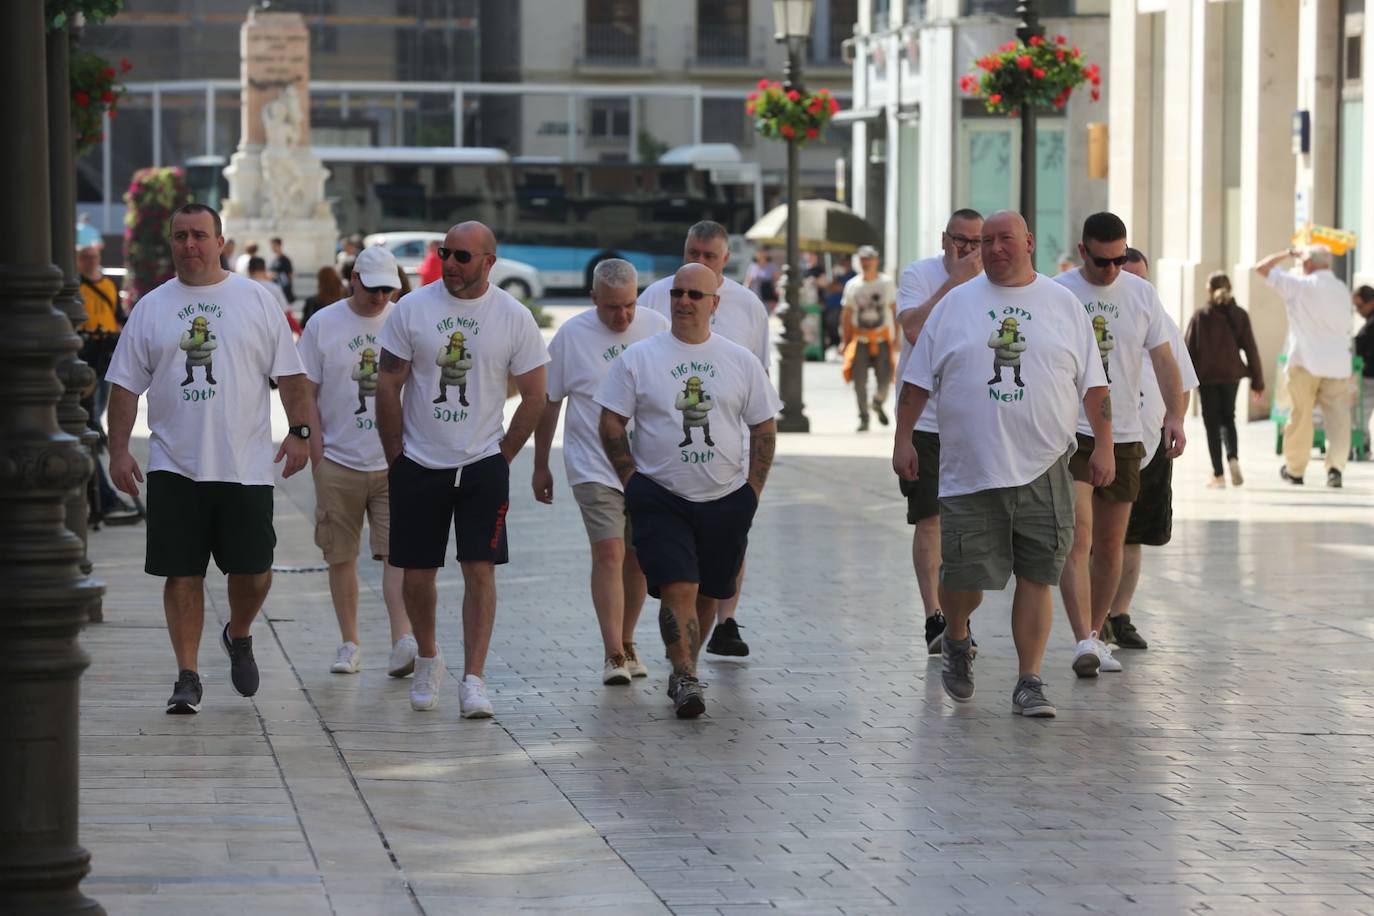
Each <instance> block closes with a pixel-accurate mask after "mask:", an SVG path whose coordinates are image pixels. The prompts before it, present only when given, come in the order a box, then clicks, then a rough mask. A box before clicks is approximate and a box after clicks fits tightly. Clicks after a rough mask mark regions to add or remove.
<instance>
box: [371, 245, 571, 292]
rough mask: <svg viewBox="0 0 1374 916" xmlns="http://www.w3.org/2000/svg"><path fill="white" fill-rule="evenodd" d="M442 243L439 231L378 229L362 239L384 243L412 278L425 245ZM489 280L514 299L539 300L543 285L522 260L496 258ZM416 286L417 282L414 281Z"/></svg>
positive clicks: (418, 268)
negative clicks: (386, 230) (380, 230)
mask: <svg viewBox="0 0 1374 916" xmlns="http://www.w3.org/2000/svg"><path fill="white" fill-rule="evenodd" d="M431 239H433V240H434V241H437V242H439V243H440V244H443V241H444V234H443V233H442V232H378V233H376V234H374V235H369V236H367V237H366V238H364V239H363V245H365V246H367V245H384V246H386V248H387V249H389V250H390V251H391V253H392V255H394V256H395V258H396V263H397V264H398V265H399V266H400V267H401V268H402V269H403V270H404V271H405V272H406V273H408V274H410V275H411V276H412V277H418V275H419V272H420V264H421V263H422V262H423V261H424V259H425V246H426V245H428V244H429V241H430V240H431ZM488 281H489V282H490V283H491V284H492V285H494V286H496V287H499V288H500V289H503V290H505V291H506V292H508V293H510V294H511V295H512V296H514V297H515V298H517V299H539V298H542V297H543V295H544V284H543V282H542V281H541V280H540V279H539V271H537V270H535V269H534V268H533V267H531V266H530V265H529V264H526V263H525V262H524V261H512V260H510V259H509V258H501V257H498V258H497V259H496V264H495V265H493V266H492V268H491V275H490V276H489V277H488ZM415 285H417V286H418V285H419V284H418V283H416V284H415Z"/></svg>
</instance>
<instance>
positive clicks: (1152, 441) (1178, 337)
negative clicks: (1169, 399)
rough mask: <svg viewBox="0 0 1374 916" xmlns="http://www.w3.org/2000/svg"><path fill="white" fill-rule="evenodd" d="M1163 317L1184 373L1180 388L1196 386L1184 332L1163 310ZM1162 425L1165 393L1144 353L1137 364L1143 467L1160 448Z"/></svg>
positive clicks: (1170, 342) (1190, 389) (1147, 355)
mask: <svg viewBox="0 0 1374 916" xmlns="http://www.w3.org/2000/svg"><path fill="white" fill-rule="evenodd" d="M1164 320H1165V321H1166V322H1168V327H1169V346H1170V347H1171V348H1172V349H1173V351H1174V357H1175V358H1176V359H1177V360H1178V374H1179V375H1181V376H1182V377H1183V390H1184V391H1194V390H1196V389H1197V371H1196V370H1194V369H1193V358H1192V357H1191V356H1189V355H1188V348H1187V346H1185V345H1184V343H1183V332H1182V331H1180V330H1179V329H1178V325H1177V324H1175V323H1174V319H1172V318H1170V317H1169V315H1168V313H1165V315H1164ZM1163 425H1164V394H1163V392H1161V391H1160V390H1159V379H1158V378H1156V377H1155V367H1154V363H1152V362H1151V361H1150V356H1149V354H1148V353H1147V354H1146V355H1145V357H1144V362H1142V363H1141V364H1140V428H1141V430H1143V432H1144V439H1143V440H1142V441H1143V442H1144V443H1145V457H1144V458H1143V459H1141V462H1140V466H1141V467H1142V468H1143V467H1145V466H1146V465H1147V464H1149V463H1150V461H1151V460H1153V458H1154V457H1155V449H1157V448H1159V434H1160V429H1161V427H1162V426H1163Z"/></svg>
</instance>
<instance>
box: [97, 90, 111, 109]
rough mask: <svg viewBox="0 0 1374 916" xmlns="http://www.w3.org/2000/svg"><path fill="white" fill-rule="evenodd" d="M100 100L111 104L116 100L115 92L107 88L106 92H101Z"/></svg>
mask: <svg viewBox="0 0 1374 916" xmlns="http://www.w3.org/2000/svg"><path fill="white" fill-rule="evenodd" d="M100 101H102V102H104V103H105V104H106V105H108V104H110V103H111V102H113V101H114V93H113V92H111V91H110V90H108V89H106V90H105V91H104V92H102V93H100Z"/></svg>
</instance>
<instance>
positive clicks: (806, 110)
mask: <svg viewBox="0 0 1374 916" xmlns="http://www.w3.org/2000/svg"><path fill="white" fill-rule="evenodd" d="M839 110H840V103H839V102H837V101H835V96H833V95H832V94H831V93H830V90H829V89H819V90H817V91H816V92H813V93H806V92H798V91H797V90H796V89H789V90H786V91H784V90H783V88H782V83H779V82H769V81H768V80H766V79H763V80H759V88H758V91H757V92H751V93H749V99H748V101H747V102H745V105H744V111H745V113H746V114H748V115H751V116H753V118H754V130H756V131H757V132H758V133H759V134H761V135H762V136H765V137H767V138H768V139H770V140H795V141H796V142H797V144H798V145H799V146H804V145H806V144H807V143H808V142H809V141H811V140H815V139H817V138H818V137H820V135H821V132H822V131H823V130H825V126H826V125H827V124H829V123H830V119H831V118H833V117H834V116H835V112H837V111H839Z"/></svg>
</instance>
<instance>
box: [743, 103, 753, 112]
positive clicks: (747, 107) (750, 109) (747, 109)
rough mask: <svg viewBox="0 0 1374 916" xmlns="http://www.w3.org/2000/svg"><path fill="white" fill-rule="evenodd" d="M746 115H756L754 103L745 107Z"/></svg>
mask: <svg viewBox="0 0 1374 916" xmlns="http://www.w3.org/2000/svg"><path fill="white" fill-rule="evenodd" d="M744 113H745V114H753V113H754V103H753V102H750V103H749V104H748V105H745V106H744Z"/></svg>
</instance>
